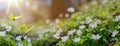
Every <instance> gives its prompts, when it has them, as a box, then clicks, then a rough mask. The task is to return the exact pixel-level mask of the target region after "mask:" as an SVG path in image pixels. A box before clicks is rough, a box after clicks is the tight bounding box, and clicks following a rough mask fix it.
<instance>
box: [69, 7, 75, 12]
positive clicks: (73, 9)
mask: <svg viewBox="0 0 120 46" xmlns="http://www.w3.org/2000/svg"><path fill="white" fill-rule="evenodd" d="M67 11H68V12H71V13H73V12H75V8H74V7H69V8H68V9H67Z"/></svg>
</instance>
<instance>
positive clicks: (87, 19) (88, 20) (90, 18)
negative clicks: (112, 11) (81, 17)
mask: <svg viewBox="0 0 120 46" xmlns="http://www.w3.org/2000/svg"><path fill="white" fill-rule="evenodd" d="M90 22H92V17H90V16H88V17H87V18H86V24H89V23H90Z"/></svg>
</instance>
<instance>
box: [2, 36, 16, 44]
mask: <svg viewBox="0 0 120 46" xmlns="http://www.w3.org/2000/svg"><path fill="white" fill-rule="evenodd" d="M0 46H17V44H16V43H15V42H14V41H13V40H12V39H11V38H9V37H1V36H0Z"/></svg>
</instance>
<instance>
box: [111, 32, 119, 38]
mask: <svg viewBox="0 0 120 46" xmlns="http://www.w3.org/2000/svg"><path fill="white" fill-rule="evenodd" d="M118 33H119V31H114V32H112V35H111V36H112V37H115V36H116V34H118Z"/></svg>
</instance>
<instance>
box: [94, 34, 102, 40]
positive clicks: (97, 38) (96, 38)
mask: <svg viewBox="0 0 120 46" xmlns="http://www.w3.org/2000/svg"><path fill="white" fill-rule="evenodd" d="M101 37H102V36H100V35H99V34H97V35H94V34H92V39H94V40H99V39H100V38H101Z"/></svg>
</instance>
